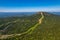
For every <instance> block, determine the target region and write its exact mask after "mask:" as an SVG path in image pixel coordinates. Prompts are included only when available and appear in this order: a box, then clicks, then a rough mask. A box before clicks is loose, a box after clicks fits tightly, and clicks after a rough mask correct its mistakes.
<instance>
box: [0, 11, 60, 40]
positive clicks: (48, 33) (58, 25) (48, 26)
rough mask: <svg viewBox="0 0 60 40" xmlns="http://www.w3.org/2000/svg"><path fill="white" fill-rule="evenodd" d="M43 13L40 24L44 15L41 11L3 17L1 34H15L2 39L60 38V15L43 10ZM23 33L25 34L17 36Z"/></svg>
mask: <svg viewBox="0 0 60 40" xmlns="http://www.w3.org/2000/svg"><path fill="white" fill-rule="evenodd" d="M43 15H44V19H43V20H42V21H43V22H42V23H41V24H39V19H40V18H41V16H42V15H41V13H40V12H39V13H37V14H34V15H31V16H23V17H10V18H1V19H0V36H2V35H11V34H14V35H13V37H8V38H6V39H2V40H60V16H57V15H53V14H49V13H46V12H43ZM36 25H37V26H36ZM31 29H32V32H31ZM27 30H28V31H27ZM26 31H27V32H28V33H27V32H26ZM24 32H26V33H24ZM30 32H31V34H30ZM21 33H24V34H23V35H20V36H16V34H21Z"/></svg>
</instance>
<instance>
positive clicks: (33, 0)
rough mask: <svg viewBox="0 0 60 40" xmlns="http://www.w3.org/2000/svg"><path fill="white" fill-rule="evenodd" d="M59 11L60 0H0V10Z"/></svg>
mask: <svg viewBox="0 0 60 40" xmlns="http://www.w3.org/2000/svg"><path fill="white" fill-rule="evenodd" d="M36 11H52V12H53V11H58V12H60V0H0V12H36Z"/></svg>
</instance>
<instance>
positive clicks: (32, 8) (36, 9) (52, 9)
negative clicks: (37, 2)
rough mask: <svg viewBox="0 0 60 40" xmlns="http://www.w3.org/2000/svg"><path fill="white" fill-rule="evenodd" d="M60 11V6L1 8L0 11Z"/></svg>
mask: <svg viewBox="0 0 60 40" xmlns="http://www.w3.org/2000/svg"><path fill="white" fill-rule="evenodd" d="M39 11H46V12H60V7H26V8H1V9H0V12H39Z"/></svg>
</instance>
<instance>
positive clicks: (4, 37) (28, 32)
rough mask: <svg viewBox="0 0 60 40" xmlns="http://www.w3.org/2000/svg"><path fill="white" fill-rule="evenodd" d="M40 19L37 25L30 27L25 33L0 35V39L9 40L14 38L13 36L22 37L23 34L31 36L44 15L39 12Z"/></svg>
mask: <svg viewBox="0 0 60 40" xmlns="http://www.w3.org/2000/svg"><path fill="white" fill-rule="evenodd" d="M41 16H42V17H41V18H40V19H39V23H37V24H36V25H34V26H33V27H31V28H30V29H28V30H27V31H26V32H23V33H21V34H11V35H2V36H0V39H6V38H9V37H14V36H20V35H23V34H31V33H32V32H33V31H34V29H36V27H38V25H40V24H41V23H42V21H43V19H44V15H43V13H42V12H41Z"/></svg>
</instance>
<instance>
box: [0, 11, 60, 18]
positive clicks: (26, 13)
mask: <svg viewBox="0 0 60 40" xmlns="http://www.w3.org/2000/svg"><path fill="white" fill-rule="evenodd" d="M35 13H36V12H0V18H1V17H12V16H19V17H20V16H26V15H27V16H29V15H32V14H35ZM49 13H51V14H56V15H60V12H49Z"/></svg>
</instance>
